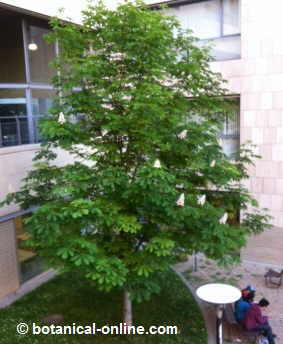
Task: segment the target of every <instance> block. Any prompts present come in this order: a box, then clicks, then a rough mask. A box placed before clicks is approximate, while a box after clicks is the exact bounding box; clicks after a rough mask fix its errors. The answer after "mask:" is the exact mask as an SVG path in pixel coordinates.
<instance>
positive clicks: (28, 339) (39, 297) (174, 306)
mask: <svg viewBox="0 0 283 344" xmlns="http://www.w3.org/2000/svg"><path fill="white" fill-rule="evenodd" d="M162 283H163V288H162V292H161V293H160V294H159V295H156V296H154V297H153V298H152V299H151V301H147V302H144V303H134V305H133V310H134V324H135V325H142V326H144V327H145V328H148V327H149V326H152V325H155V326H160V325H176V326H178V328H179V332H180V333H179V334H178V335H156V336H152V335H144V336H141V335H140V336H137V335H135V336H134V335H131V336H127V335H124V336H111V335H104V336H103V335H96V336H90V335H76V336H72V335H69V336H67V335H65V336H63V335H60V336H59V335H58V336H56V335H45V336H44V335H31V334H29V335H25V336H20V335H17V334H16V325H17V324H18V323H20V322H25V323H27V324H29V325H31V324H32V323H33V322H35V323H36V324H38V325H39V324H41V322H40V319H42V318H43V317H45V316H47V315H50V314H55V313H59V314H62V315H63V316H64V319H65V320H64V324H66V325H72V323H76V324H78V325H89V324H92V323H93V322H95V323H96V324H97V326H98V327H99V326H103V325H106V324H108V325H115V324H119V323H120V322H122V294H121V292H120V291H115V292H111V293H109V294H105V293H102V292H99V291H97V290H96V289H94V288H93V287H92V286H90V285H89V284H88V283H87V282H86V281H85V280H83V279H80V278H77V277H76V276H74V275H73V276H72V275H62V276H59V277H57V278H56V279H54V280H52V281H50V282H48V283H47V284H45V285H43V286H41V287H40V288H38V289H37V290H35V291H34V292H32V293H31V294H29V295H27V296H25V297H24V298H22V299H21V300H19V301H17V302H16V303H14V304H13V305H11V306H10V307H8V308H6V309H2V310H0V344H18V343H19V344H39V343H40V344H41V343H42V344H49V343H50V344H51V343H52V344H53V343H56V344H57V343H60V344H61V343H71V344H75V343H82V344H88V343H96V344H111V343H113V344H115V343H117V344H119V343H121V344H126V343H134V344H150V343H152V344H157V343H160V344H173V343H177V344H178V343H180V344H181V343H183V344H189V343H190V344H204V343H207V333H206V330H205V325H204V322H203V319H202V316H201V314H200V311H199V308H198V306H197V304H196V302H195V300H194V299H193V297H192V295H191V294H190V292H189V291H188V289H187V288H186V287H185V286H184V285H183V284H182V282H181V281H180V280H179V278H178V277H177V276H176V275H175V274H174V273H173V272H169V273H168V275H167V276H166V278H165V279H164V280H163V282H162Z"/></svg>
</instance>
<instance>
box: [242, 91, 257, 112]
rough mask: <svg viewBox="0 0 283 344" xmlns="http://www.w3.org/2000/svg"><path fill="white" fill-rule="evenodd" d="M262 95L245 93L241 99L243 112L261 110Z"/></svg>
mask: <svg viewBox="0 0 283 344" xmlns="http://www.w3.org/2000/svg"><path fill="white" fill-rule="evenodd" d="M259 101H260V94H258V93H244V94H243V95H242V97H241V108H242V110H256V109H258V108H259Z"/></svg>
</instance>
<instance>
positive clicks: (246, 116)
mask: <svg viewBox="0 0 283 344" xmlns="http://www.w3.org/2000/svg"><path fill="white" fill-rule="evenodd" d="M282 10H283V3H282V2H280V1H278V0H270V1H258V0H242V1H241V37H242V45H241V46H242V58H241V60H234V61H225V62H214V63H213V64H212V65H213V69H214V70H216V71H219V72H221V73H222V74H223V75H224V77H225V78H226V79H227V80H228V81H229V83H228V85H229V88H230V89H231V91H232V92H233V93H238V94H240V95H241V119H240V120H241V142H246V141H247V140H250V141H252V142H253V143H254V144H256V145H257V150H256V152H258V153H259V154H260V155H261V156H262V159H260V160H257V161H256V165H255V167H251V168H250V169H249V173H250V180H249V181H247V183H246V184H247V186H248V187H249V189H250V190H251V192H252V193H253V195H254V196H255V197H256V199H257V200H258V201H259V203H260V205H261V206H262V207H266V208H269V209H270V214H271V215H272V216H273V217H274V219H273V224H274V225H275V226H279V227H283V39H282V29H283V21H282Z"/></svg>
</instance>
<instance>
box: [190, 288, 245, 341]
mask: <svg viewBox="0 0 283 344" xmlns="http://www.w3.org/2000/svg"><path fill="white" fill-rule="evenodd" d="M196 294H197V296H198V297H199V298H200V299H201V300H203V301H205V302H209V303H212V304H214V305H217V312H216V343H217V344H222V343H223V334H222V317H223V310H224V307H225V305H226V304H228V303H233V302H236V301H237V300H239V299H240V298H241V291H240V290H239V289H238V288H236V287H233V286H232V285H229V284H222V283H209V284H205V285H202V286H201V287H199V288H198V289H197V291H196Z"/></svg>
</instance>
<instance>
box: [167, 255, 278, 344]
mask: <svg viewBox="0 0 283 344" xmlns="http://www.w3.org/2000/svg"><path fill="white" fill-rule="evenodd" d="M193 267H194V264H193V259H189V260H188V261H186V262H183V263H180V264H177V265H175V267H174V270H175V271H176V272H177V273H178V275H179V276H180V278H181V279H182V281H183V282H184V284H185V285H186V286H187V287H188V289H189V290H190V291H191V292H192V294H193V295H194V296H195V298H196V301H197V303H198V304H199V306H200V309H201V311H202V313H203V317H204V320H205V323H206V327H207V332H208V344H215V321H216V319H215V309H214V307H213V306H212V305H209V304H207V303H205V302H202V301H201V300H199V299H198V297H197V296H196V294H195V290H196V289H197V288H198V287H199V286H201V285H203V284H206V283H227V284H231V285H235V286H237V287H239V288H240V289H243V288H244V287H245V286H247V285H249V284H250V285H253V286H254V287H255V288H256V298H255V301H256V302H257V301H259V300H260V299H261V298H262V297H265V298H267V299H268V300H269V301H270V306H269V308H270V309H269V310H268V313H270V312H271V313H272V315H271V316H269V322H270V324H271V326H272V328H273V330H274V333H276V334H277V340H276V344H283V285H282V286H281V287H279V288H270V287H267V286H266V285H265V282H264V274H265V272H266V271H267V269H268V268H270V267H272V268H274V269H275V270H277V271H279V270H280V269H282V268H283V267H280V266H275V265H273V266H271V265H269V264H263V263H256V262H249V261H243V262H242V263H241V264H239V265H236V266H234V267H232V268H231V267H229V268H227V269H224V268H220V267H218V266H217V265H216V264H215V263H214V262H213V261H211V260H208V259H206V258H205V257H203V256H199V257H198V269H197V271H196V272H194V271H193V270H194V269H193ZM240 342H241V343H245V340H243V339H242V340H240V339H239V338H233V339H232V341H230V342H229V343H240Z"/></svg>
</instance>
